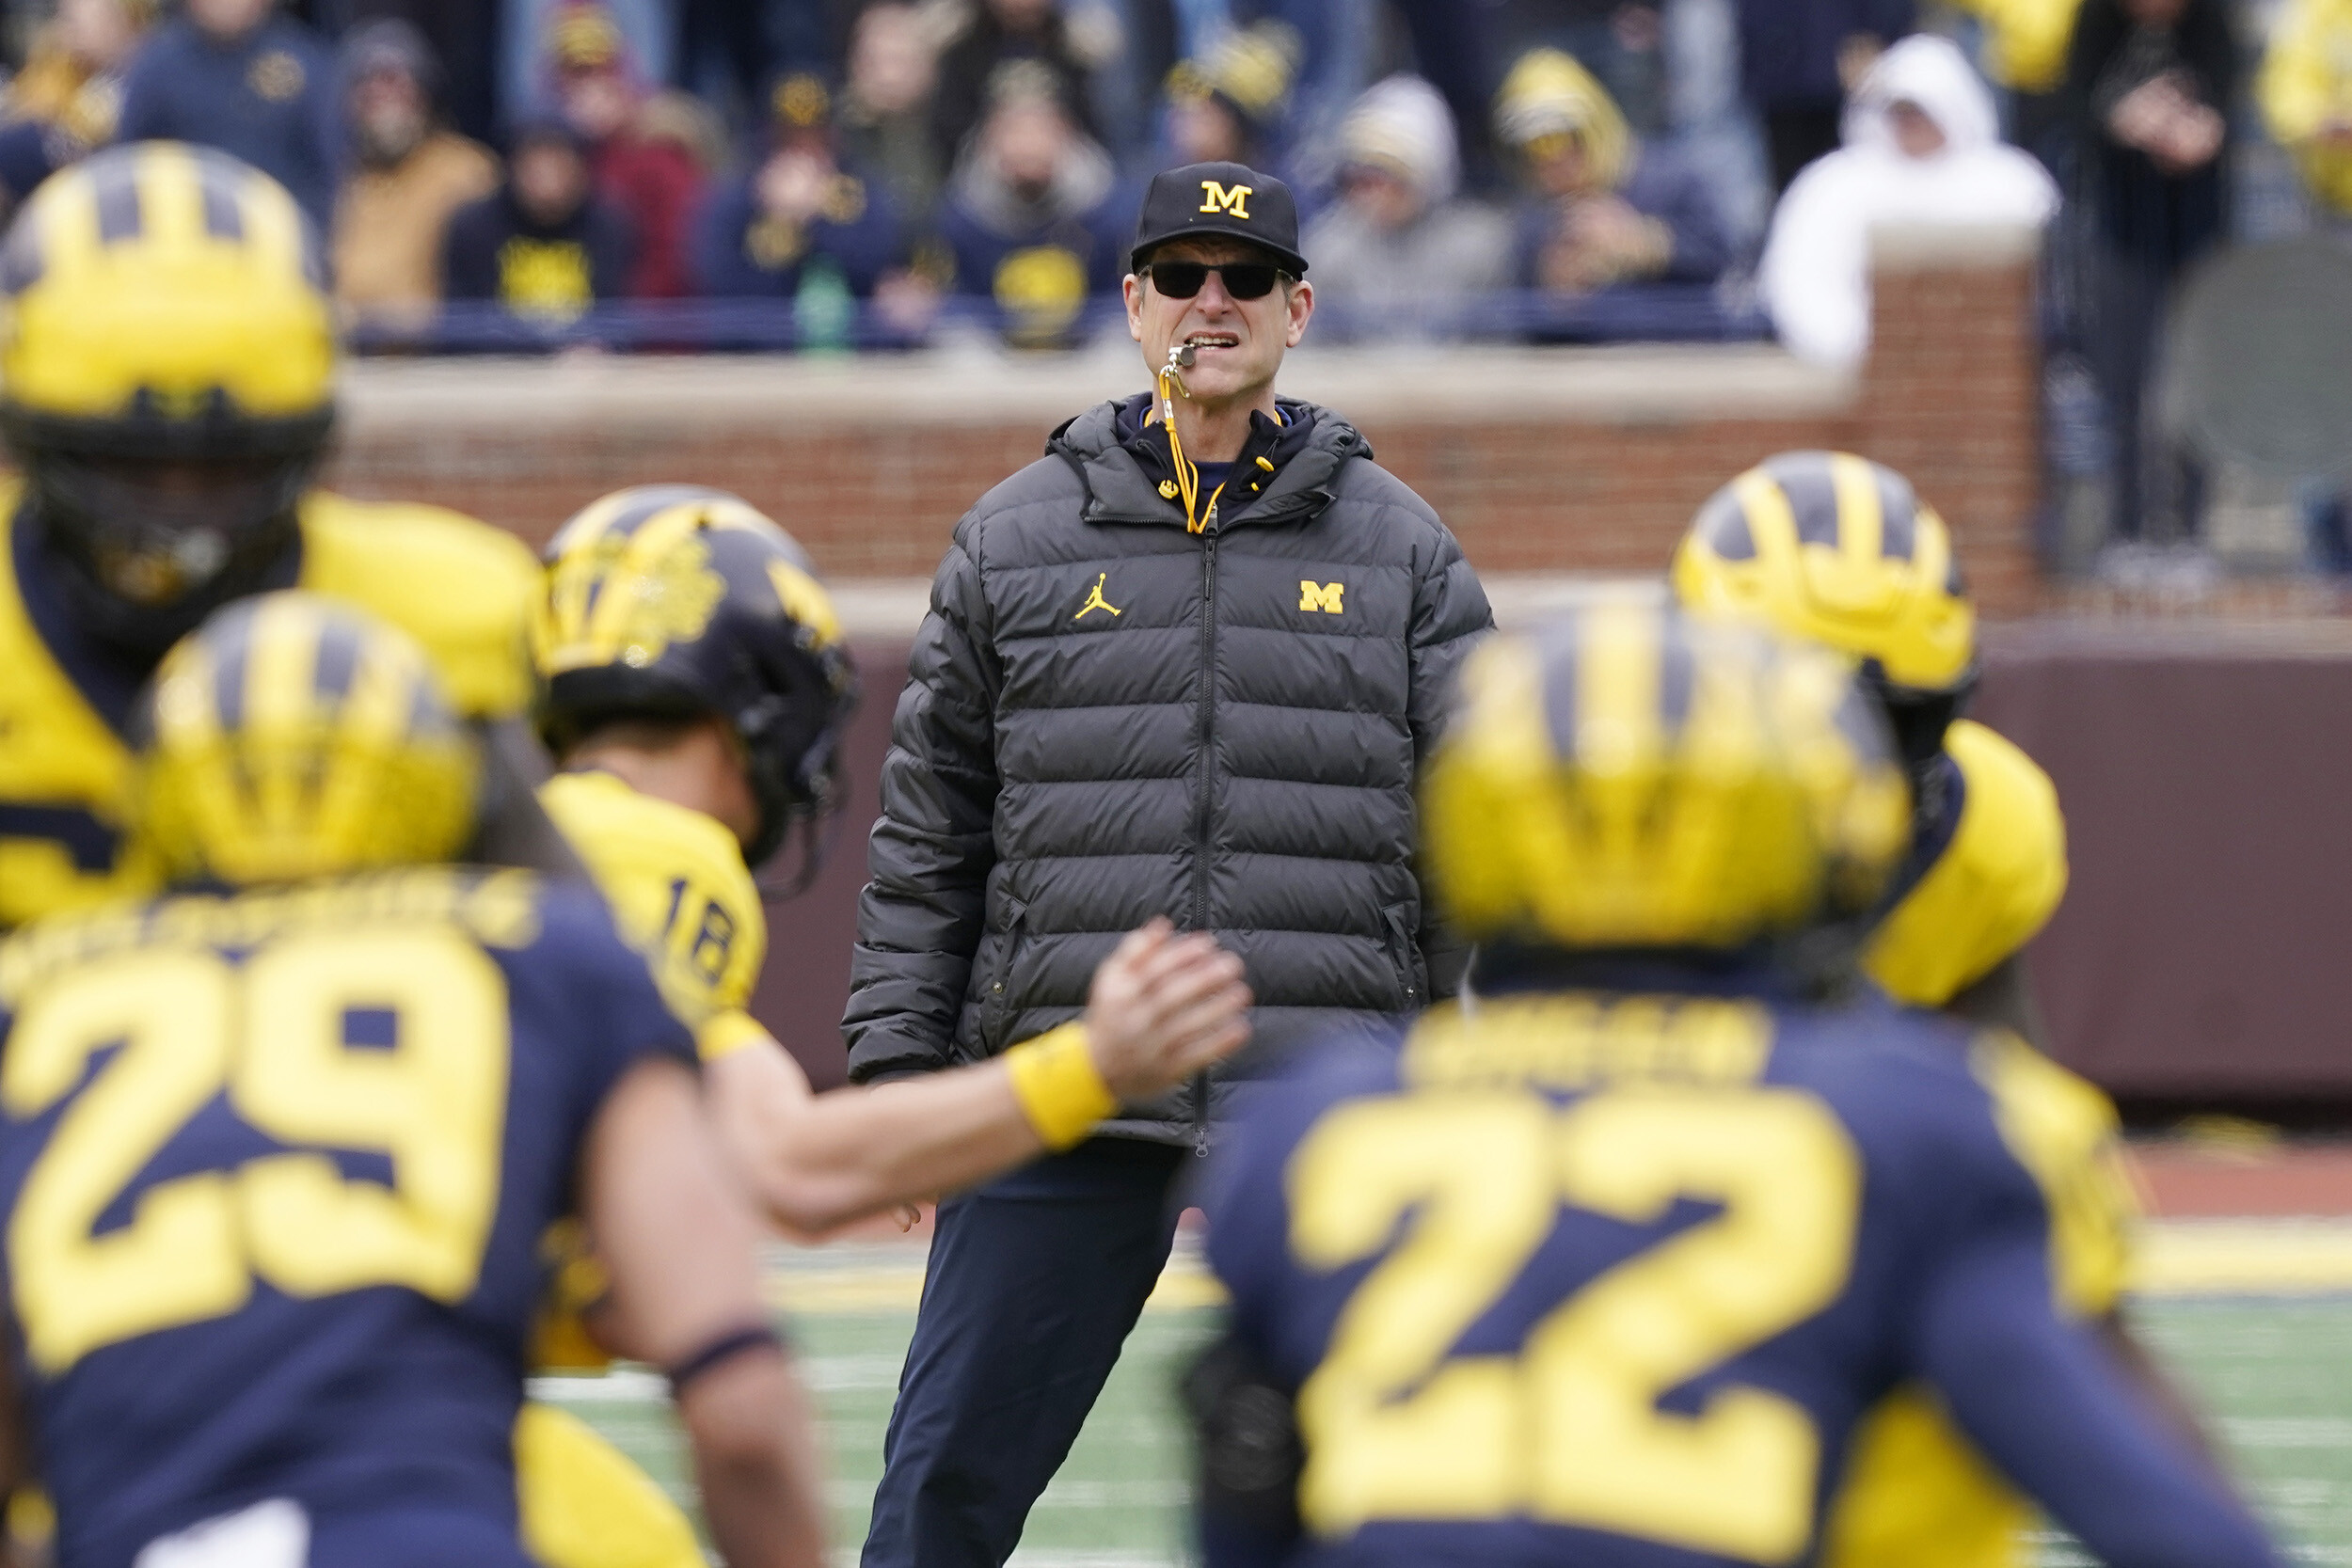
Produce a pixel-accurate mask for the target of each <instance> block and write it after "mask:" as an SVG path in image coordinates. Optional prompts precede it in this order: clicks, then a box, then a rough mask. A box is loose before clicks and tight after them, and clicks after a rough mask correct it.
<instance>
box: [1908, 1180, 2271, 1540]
mask: <svg viewBox="0 0 2352 1568" xmlns="http://www.w3.org/2000/svg"><path fill="white" fill-rule="evenodd" d="M2018 1207H2019V1208H2021V1209H2022V1208H2023V1206H2022V1205H2021V1206H2018ZM1917 1343H1918V1350H1919V1355H1920V1360H1921V1366H1922V1370H1924V1371H1925V1373H1926V1374H1927V1376H1928V1377H1929V1379H1930V1380H1931V1382H1933V1383H1934V1384H1935V1386H1936V1387H1937V1389H1938V1391H1939V1392H1941V1393H1942V1395H1943V1396H1944V1399H1945V1402H1947V1404H1948V1405H1949V1406H1950V1408H1951V1410H1952V1413H1953V1415H1954V1416H1955V1418H1957V1419H1958V1420H1959V1422H1960V1424H1961V1426H1962V1428H1963V1430H1964V1431H1965V1432H1966V1433H1968V1435H1969V1437H1970V1438H1971V1439H1972V1440H1974V1441H1975V1442H1976V1443H1977V1445H1978V1446H1979V1448H1980V1449H1982V1450H1983V1451H1984V1452H1985V1454H1986V1455H1988V1456H1989V1457H1990V1458H1991V1459H1992V1460H1993V1461H1994V1464H1996V1465H1999V1466H2000V1468H2001V1469H2002V1470H2003V1471H2004V1472H2005V1473H2007V1474H2008V1476H2009V1477H2010V1480H2012V1481H2015V1482H2016V1483H2017V1484H2018V1485H2019V1486H2020V1487H2021V1488H2023V1489H2024V1490H2025V1491H2026V1492H2028V1493H2030V1494H2032V1496H2033V1497H2036V1498H2037V1499H2038V1500H2040V1501H2041V1503H2042V1505H2043V1506H2044V1507H2045V1508H2047V1509H2048V1510H2049V1512H2050V1513H2052V1514H2053V1515H2054V1516H2055V1517H2056V1518H2057V1519H2058V1522H2059V1523H2061V1524H2063V1525H2064V1526H2065V1527H2066V1528H2068V1529H2070V1530H2072V1531H2074V1534H2075V1535H2076V1536H2078V1537H2080V1538H2081V1540H2082V1542H2083V1544H2085V1545H2087V1546H2088V1547H2090V1551H2091V1552H2092V1554H2093V1555H2095V1556H2096V1557H2098V1558H2099V1559H2100V1560H2102V1561H2104V1562H2107V1563H2111V1564H2113V1565H2114V1568H2274V1565H2275V1564H2277V1563H2278V1562H2279V1561H2280V1559H2279V1557H2278V1556H2277V1554H2276V1553H2275V1552H2274V1551H2273V1550H2272V1548H2271V1546H2270V1545H2269V1544H2268V1543H2267V1542H2266V1541H2265V1539H2264V1538H2263V1534H2262V1531H2261V1530H2260V1528H2257V1527H2256V1526H2255V1524H2254V1522H2253V1521H2252V1519H2251V1518H2250V1517H2249V1515H2248V1514H2247V1513H2246V1511H2245V1508H2244V1506H2243V1505H2242V1504H2241V1503H2240V1502H2239V1501H2238V1500H2237V1498H2236V1497H2233V1496H2232V1495H2231V1494H2230V1492H2229V1490H2228V1488H2227V1486H2226V1483H2224V1482H2223V1481H2222V1480H2221V1478H2220V1476H2219V1474H2218V1472H2217V1471H2216V1470H2214V1469H2213V1468H2212V1467H2211V1466H2210V1465H2207V1464H2206V1463H2204V1462H2203V1461H2201V1459H2200V1458H2199V1456H2198V1455H2197V1453H2196V1452H2195V1450H2194V1449H2192V1447H2191V1446H2190V1444H2189V1443H2188V1441H2187V1440H2186V1439H2185V1438H2184V1437H2183V1436H2182V1434H2181V1433H2179V1432H2178V1431H2177V1430H2176V1429H2175V1427H2174V1425H2173V1423H2172V1422H2171V1421H2170V1420H2169V1419H2167V1418H2165V1417H2164V1415H2163V1414H2161V1413H2160V1412H2159V1411H2158V1410H2156V1409H2155V1408H2153V1406H2152V1405H2151V1403H2150V1402H2149V1401H2148V1399H2147V1397H2146V1396H2145V1395H2144V1394H2143V1393H2142V1392H2141V1391H2140V1390H2139V1389H2138V1388H2137V1387H2135V1386H2133V1384H2132V1382H2131V1380H2130V1379H2129V1378H2128V1377H2127V1376H2126V1374H2125V1373H2124V1371H2123V1370H2122V1368H2121V1367H2120V1366H2119V1365H2118V1364H2117V1362H2116V1360H2115V1357H2114V1355H2113V1354H2112V1353H2111V1352H2110V1351H2109V1349H2108V1348H2107V1346H2106V1342H2105V1341H2104V1340H2103V1339H2102V1338H2101V1337H2100V1335H2099V1334H2098V1332H2097V1331H2096V1330H2095V1329H2093V1328H2091V1327H2089V1326H2087V1325H2084V1324H2081V1323H2072V1322H2068V1321H2066V1320H2064V1319H2062V1318H2060V1317H2059V1316H2058V1312H2057V1310H2056V1309H2055V1308H2054V1307H2052V1305H2051V1291H2050V1280H2049V1275H2048V1272H2047V1263H2046V1240H2045V1237H2044V1234H2043V1232H2042V1228H2041V1226H2040V1225H2039V1223H2037V1222H2036V1220H2035V1219H2034V1218H2033V1217H2032V1216H2031V1215H2030V1214H2029V1213H2026V1214H2021V1215H2020V1216H2019V1217H2018V1221H2017V1223H2013V1224H2006V1225H2004V1226H2003V1227H2001V1228H2000V1229H1999V1231H1998V1232H1997V1233H1994V1234H1990V1235H1987V1236H1985V1237H1983V1238H1981V1239H1979V1240H1978V1241H1977V1242H1975V1243H1973V1244H1970V1245H1969V1246H1967V1247H1965V1248H1964V1249H1963V1250H1962V1251H1961V1252H1960V1253H1959V1254H1958V1255H1957V1256H1955V1257H1953V1258H1951V1259H1947V1261H1946V1262H1945V1263H1944V1264H1943V1265H1942V1266H1941V1267H1940V1268H1938V1269H1937V1270H1936V1271H1935V1272H1934V1274H1933V1275H1932V1276H1931V1279H1930V1281H1929V1284H1928V1286H1927V1289H1926V1293H1925V1299H1924V1310H1923V1313H1922V1316H1921V1326H1920V1338H1919V1339H1918V1342H1917Z"/></svg>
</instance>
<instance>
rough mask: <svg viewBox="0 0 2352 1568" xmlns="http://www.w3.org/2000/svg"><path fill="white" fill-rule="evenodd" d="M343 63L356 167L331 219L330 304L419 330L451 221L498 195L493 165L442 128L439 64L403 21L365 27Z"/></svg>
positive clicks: (437, 289) (435, 300) (437, 284)
mask: <svg viewBox="0 0 2352 1568" xmlns="http://www.w3.org/2000/svg"><path fill="white" fill-rule="evenodd" d="M342 61H343V82H344V87H343V98H344V102H345V103H347V104H348V105H349V116H348V118H349V125H348V131H349V135H350V138H351V149H352V152H353V154H354V159H353V164H354V166H353V168H352V171H351V173H350V175H349V177H348V178H347V179H346V181H345V182H344V184H343V194H342V201H341V202H340V203H339V204H338V205H337V208H336V212H335V245H334V258H335V297H336V299H337V300H338V301H340V302H341V303H342V306H343V307H344V309H346V310H347V311H348V312H349V313H350V314H351V315H352V317H353V318H354V319H355V320H357V321H358V322H361V323H363V324H366V325H378V326H393V327H408V328H415V327H422V326H424V325H428V324H430V323H431V321H432V319H433V315H434V311H435V309H436V308H437V306H438V305H439V303H440V298H441V237H442V235H443V234H444V233H445V232H447V230H448V229H449V221H450V217H451V215H452V214H454V213H455V212H456V211H457V209H458V208H460V207H463V206H465V205H466V204H467V203H468V202H470V201H479V200H480V199H482V198H484V197H485V196H487V195H489V194H490V193H491V192H492V191H494V190H496V189H498V184H499V166H498V160H497V159H496V158H494V157H492V156H491V155H490V153H489V150H487V149H486V148H484V147H482V146H481V145H479V144H478V143H475V142H471V141H469V140H467V139H466V138H465V137H464V136H461V135H458V134H457V133H456V132H454V131H452V130H449V129H447V128H446V127H444V126H443V125H441V124H440V123H439V122H438V119H437V108H436V101H437V89H438V87H439V83H440V67H439V63H438V62H437V60H435V59H434V57H433V52H432V48H431V46H430V45H428V44H427V43H426V42H425V40H424V36H423V35H422V34H421V33H420V32H418V31H417V30H416V29H415V28H414V27H412V26H410V25H409V24H407V23H405V22H401V21H397V20H393V21H385V22H370V23H366V24H362V25H361V26H359V27H358V28H356V29H355V30H354V31H353V32H352V33H351V34H350V35H349V36H348V37H347V38H345V39H344V40H343V49H342Z"/></svg>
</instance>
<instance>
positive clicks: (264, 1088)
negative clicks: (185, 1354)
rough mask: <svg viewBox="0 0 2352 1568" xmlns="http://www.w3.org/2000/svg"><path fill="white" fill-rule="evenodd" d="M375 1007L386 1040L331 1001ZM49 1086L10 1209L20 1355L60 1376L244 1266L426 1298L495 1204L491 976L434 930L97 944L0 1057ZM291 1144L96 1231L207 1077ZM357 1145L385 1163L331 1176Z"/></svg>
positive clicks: (500, 1032)
mask: <svg viewBox="0 0 2352 1568" xmlns="http://www.w3.org/2000/svg"><path fill="white" fill-rule="evenodd" d="M357 1010H371V1011H375V1012H389V1014H390V1015H391V1018H392V1026H393V1041H394V1043H393V1045H392V1047H391V1048H390V1049H389V1050H375V1049H369V1048H365V1047H362V1048H358V1049H354V1048H351V1047H349V1046H347V1045H345V1043H344V1035H345V1027H346V1025H345V1021H346V1018H347V1016H348V1015H349V1014H350V1013H352V1012H353V1011H357ZM118 1044H119V1047H120V1049H119V1050H118V1051H117V1052H116V1053H115V1055H114V1057H113V1059H112V1060H111V1061H109V1062H107V1063H106V1064H105V1066H104V1067H103V1069H101V1070H100V1071H99V1073H98V1075H97V1077H96V1078H95V1079H94V1080H93V1081H92V1082H91V1083H90V1084H89V1085H88V1086H87V1088H86V1089H84V1090H83V1091H82V1093H81V1094H80V1096H79V1097H78V1098H77V1099H75V1101H73V1103H72V1105H70V1106H69V1107H67V1109H66V1111H65V1114H64V1115H63V1116H62V1117H60V1118H59V1119H58V1122H57V1126H56V1132H55V1133H54V1134H53V1135H52V1137H51V1139H50V1141H49V1144H48V1147H47V1148H45V1149H44V1150H43V1151H42V1152H41V1155H40V1159H39V1160H38V1161H37V1162H36V1163H35V1164H34V1165H33V1168H32V1171H31V1173H30V1174H29V1175H28V1176H27V1177H26V1179H25V1182H24V1192H23V1193H22V1195H21V1196H19V1198H18V1202H17V1206H16V1211H15V1213H14V1214H13V1215H12V1216H11V1218H10V1220H9V1224H8V1265H9V1271H10V1273H11V1275H13V1277H14V1281H15V1287H16V1296H17V1310H18V1314H19V1317H20V1319H21V1321H22V1322H23V1323H24V1332H25V1340H26V1347H27V1349H28V1351H29V1352H30V1354H31V1356H32V1360H33V1363H34V1365H35V1366H36V1367H38V1368H40V1370H42V1371H43V1372H46V1373H48V1374H49V1375H52V1376H55V1375H56V1374H58V1373H60V1372H62V1371H64V1370H66V1369H67V1368H69V1367H71V1366H72V1365H73V1363H74V1362H76V1361H77V1360H79V1359H80V1358H81V1357H82V1356H84V1355H85V1354H88V1353H89V1352H90V1351H93V1350H96V1349H98V1348H99V1347H101V1346H103V1345H108V1344H112V1343H114V1342H115V1341H117V1340H119V1339H126V1338H132V1337H133V1336H135V1335H139V1334H148V1333H152V1332H154V1331H156V1330H158V1329H163V1328H169V1327H172V1326H175V1325H177V1324H181V1323H197V1322H200V1321H202V1320H204V1319H207V1318H215V1317H219V1316H222V1315H225V1314H227V1313H229V1312H232V1311H234V1310H236V1309H237V1307H240V1306H242V1305H243V1304H244V1302H245V1301H246V1297H247V1296H248V1295H249V1294H250V1293H251V1291H252V1289H253V1281H254V1278H255V1276H256V1275H258V1276H260V1277H261V1278H262V1279H265V1280H267V1281H268V1282H269V1283H270V1284H272V1285H274V1286H276V1287H277V1288H278V1290H280V1291H285V1292H286V1293H287V1294H289V1295H294V1296H323V1295H330V1294H334V1293H336V1292H339V1291H350V1290H356V1289H358V1288H360V1287H363V1286H370V1285H405V1286H407V1287H409V1288H410V1289H413V1290H415V1291H421V1293H423V1294H425V1295H428V1296H431V1297H433V1298H434V1299H436V1300H438V1301H456V1300H459V1299H461V1298H463V1297H464V1296H465V1295H466V1294H468V1293H469V1291H471V1290H472V1289H473V1286H474V1282H475V1279H476V1277H477V1276H478V1275H479V1273H480V1270H481V1264H482V1251H483V1247H484V1245H485V1243H486V1242H487V1240H488V1236H489V1230H490V1224H491V1220H492V1218H493V1216H494V1214H495V1212H496V1210H497V1205H498V1185H499V1163H500V1150H501V1132H502V1129H503V1126H504V1122H505V1115H506V1084H507V1065H508V1064H507V1046H508V1040H507V1010H506V985H505V980H504V977H503V976H502V975H501V974H500V973H499V969H498V966H497V964H496V963H494V962H493V961H492V960H491V959H490V958H488V957H487V956H486V955H485V954H484V953H483V952H482V950H481V949H480V948H479V947H477V946H475V945H473V944H472V943H471V942H467V941H466V940H465V939H463V938H462V937H460V936H459V935H457V934H456V933H455V932H453V931H449V930H444V929H438V928H435V927H420V928H417V929H413V930H407V931H400V932H389V933H388V932H385V931H382V930H377V931H373V932H369V933H367V934H365V935H361V934H358V933H344V932H332V931H328V932H314V933H308V934H304V935H301V936H296V937H292V938H288V939H285V940H281V941H279V942H274V943H272V944H271V945H269V946H267V947H265V948H263V949H262V950H261V951H260V952H258V953H256V954H255V955H254V956H253V957H252V958H250V959H249V960H248V961H247V962H246V964H245V965H244V966H243V968H242V969H240V968H238V967H236V966H234V965H231V964H230V963H229V962H228V961H226V960H225V959H222V958H217V957H215V956H214V955H213V954H211V953H206V952H185V951H182V952H172V951H165V952H157V951H153V950H150V951H147V952H142V953H135V954H129V955H125V956H123V957H121V958H116V959H113V960H110V961H104V962H100V963H95V964H92V965H91V966H90V967H88V968H87V969H86V970H83V971H80V972H79V973H77V974H74V975H72V977H71V978H68V979H66V980H64V981H62V982H60V983H58V984H57V985H56V986H54V987H52V988H50V989H48V990H43V991H41V992H40V993H39V994H38V995H37V996H36V997H35V998H34V999H32V1001H31V1002H30V1003H29V1004H28V1005H27V1006H26V1007H25V1009H24V1013H23V1014H22V1016H21V1017H20V1018H19V1019H18V1021H17V1025H16V1028H15V1030H14V1032H13V1034H12V1035H11V1037H10V1038H9V1041H8V1055H7V1059H6V1061H5V1062H0V1102H5V1103H6V1105H7V1107H8V1114H9V1115H10V1116H12V1117H18V1118H20V1119H22V1118H28V1117H36V1116H39V1115H40V1113H42V1112H43V1111H46V1110H47V1109H49V1108H50V1107H51V1106H53V1105H55V1104H56V1102H57V1101H59V1100H61V1099H63V1098H64V1097H65V1096H66V1095H67V1094H68V1093H70V1092H71V1091H72V1089H73V1088H74V1087H75V1085H78V1084H80V1083H81V1082H82V1079H83V1076H84V1074H85V1072H86V1071H87V1068H88V1064H89V1059H90V1057H92V1056H93V1055H95V1054H97V1053H99V1052H101V1051H103V1050H105V1049H106V1048H108V1047H110V1046H115V1045H118ZM224 1089H225V1090H226V1091H227V1092H228V1097H229V1102H230V1105H231V1106H232V1107H233V1108H234V1109H235V1111H236V1113H237V1115H238V1116H239V1117H241V1118H242V1119H243V1120H245V1121H246V1123H248V1124H249V1125H251V1126H253V1127H254V1128H257V1129H259V1130H260V1131H261V1132H264V1133H267V1134H268V1135H269V1136H271V1137H273V1138H275V1139H278V1140H279V1141H280V1142H283V1143H286V1144H289V1145H293V1146H295V1151H290V1152H286V1153H280V1154H269V1155H263V1156H262V1157H259V1158H256V1159H252V1160H248V1161H246V1162H245V1163H244V1164H241V1165H238V1166H236V1167H235V1168H233V1169H229V1170H210V1171H200V1172H198V1173H196V1174H193V1175H188V1176H181V1177H175V1178H173V1179H171V1180H165V1181H158V1182H156V1183H154V1184H153V1185H152V1186H150V1187H148V1188H147V1189H146V1190H144V1191H143V1192H141V1193H139V1194H138V1196H137V1197H136V1198H135V1201H134V1202H133V1203H132V1205H131V1211H130V1223H129V1224H127V1225H124V1226H121V1227H118V1228H113V1229H109V1230H108V1231H106V1232H105V1233H104V1234H103V1235H102V1234H97V1233H96V1227H97V1225H98V1222H99V1219H100V1217H101V1216H102V1215H103V1213H104V1212H106V1211H107V1210H108V1209H109V1208H111V1207H113V1206H115V1204H116V1203H117V1201H118V1199H119V1198H120V1197H121V1196H122V1195H123V1193H124V1192H125V1190H126V1189H127V1188H128V1187H129V1186H130V1185H131V1183H132V1182H133V1181H134V1180H135V1179H136V1178H137V1176H138V1174H139V1173H140V1172H141V1171H142V1170H144V1169H145V1168H146V1167H147V1165H148V1164H149V1163H150V1162H151V1161H152V1160H153V1159H154V1157H155V1155H156V1154H157V1153H158V1152H159V1151H160V1150H161V1149H162V1148H164V1146H165V1145H166V1144H167V1142H169V1141H170V1139H171V1138H172V1136H173V1134H175V1133H176V1132H179V1131H180V1129H181V1128H182V1127H183V1126H184V1125H185V1124H186V1123H187V1122H188V1121H189V1120H191V1119H192V1118H193V1117H196V1116H197V1115H198V1113H199V1112H200V1111H202V1110H203V1109H204V1107H205V1106H206V1105H207V1104H208V1103H209V1102H210V1101H212V1100H213V1099H214V1097H215V1096H216V1095H218V1094H220V1093H221V1092H222V1091H223V1090H224ZM303 1146H310V1149H313V1150H315V1149H322V1148H336V1149H351V1150H373V1151H376V1152H380V1153H384V1154H388V1155H389V1156H390V1159H391V1165H392V1172H393V1183H392V1185H391V1186H389V1187H386V1186H384V1185H382V1184H380V1183H377V1182H372V1181H351V1180H344V1178H343V1176H342V1172H341V1170H340V1169H339V1167H338V1166H337V1164H336V1163H335V1161H334V1160H333V1159H332V1158H331V1157H329V1156H328V1155H326V1154H325V1153H321V1152H310V1151H301V1150H302V1148H303Z"/></svg>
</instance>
